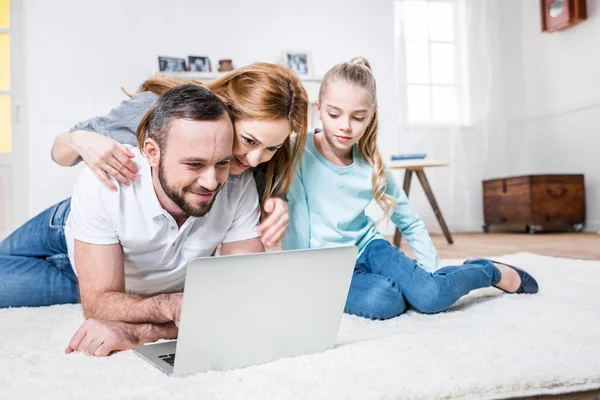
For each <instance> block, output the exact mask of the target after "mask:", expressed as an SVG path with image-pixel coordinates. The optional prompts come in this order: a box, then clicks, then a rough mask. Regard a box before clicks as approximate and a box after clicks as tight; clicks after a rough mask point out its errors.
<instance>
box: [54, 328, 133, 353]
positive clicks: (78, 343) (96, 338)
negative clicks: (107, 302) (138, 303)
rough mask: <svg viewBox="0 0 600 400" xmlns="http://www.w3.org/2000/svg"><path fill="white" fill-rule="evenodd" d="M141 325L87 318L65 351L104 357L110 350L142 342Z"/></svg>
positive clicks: (125, 347)
mask: <svg viewBox="0 0 600 400" xmlns="http://www.w3.org/2000/svg"><path fill="white" fill-rule="evenodd" d="M142 327H143V325H136V324H128V323H126V322H115V321H101V320H97V319H88V320H87V321H85V322H84V323H83V325H81V326H80V327H79V329H78V330H77V332H75V335H73V337H72V338H71V341H70V342H69V345H68V346H67V348H66V349H65V353H66V354H69V353H72V352H74V351H77V352H85V354H87V355H88V356H96V357H105V356H107V355H109V354H110V352H112V351H116V350H129V349H133V348H134V347H137V346H139V345H142V344H143V341H142V340H141V335H140V330H141V329H140V328H142Z"/></svg>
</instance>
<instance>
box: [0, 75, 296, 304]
mask: <svg viewBox="0 0 600 400" xmlns="http://www.w3.org/2000/svg"><path fill="white" fill-rule="evenodd" d="M184 83H191V84H196V85H202V84H201V83H200V82H197V81H188V80H182V79H175V78H163V77H155V78H151V79H148V80H147V81H145V82H144V83H142V85H141V86H140V88H139V89H138V91H137V93H136V94H135V95H134V96H132V97H131V98H130V99H128V100H125V101H124V102H122V103H121V105H120V106H119V107H117V108H115V109H113V110H112V111H111V112H110V113H109V114H107V115H105V116H101V117H97V118H92V119H90V120H88V121H85V122H83V123H80V124H78V125H76V126H75V127H73V128H72V129H71V130H70V132H69V133H64V134H60V135H58V137H57V139H56V140H55V143H54V146H53V150H52V155H53V158H54V159H55V161H56V162H57V163H58V164H60V165H73V164H75V163H76V162H77V161H78V159H79V157H81V158H82V159H83V160H84V161H85V162H86V163H87V164H88V165H89V167H90V168H91V169H92V170H93V171H94V172H95V173H96V174H97V175H98V176H99V177H100V178H101V179H102V180H103V181H104V182H106V183H107V185H108V186H109V187H111V188H113V189H116V187H115V186H114V184H113V183H112V182H111V181H110V179H109V177H108V176H109V175H110V176H112V177H115V178H116V179H118V180H119V181H120V182H122V183H123V184H128V183H129V179H135V174H136V173H137V170H136V167H135V164H134V163H133V162H132V161H131V157H133V154H131V153H130V152H129V151H128V150H127V148H126V147H125V146H123V145H122V143H126V144H132V145H135V144H136V141H141V142H143V141H144V139H145V137H142V135H140V137H138V138H137V139H136V131H138V126H139V125H141V122H142V121H143V120H144V119H145V116H146V115H147V112H148V110H149V109H150V108H151V106H152V105H153V104H154V102H155V101H156V99H157V98H158V96H160V95H161V94H162V93H164V92H166V91H167V90H168V89H170V88H172V87H175V86H177V85H180V84H184ZM204 86H206V87H207V88H208V89H210V90H211V91H213V92H214V93H215V94H217V96H219V98H221V100H223V101H224V102H225V104H226V105H227V106H228V107H229V109H230V111H231V115H232V117H233V119H234V127H235V139H234V149H233V154H234V156H235V160H234V162H233V163H232V164H231V170H230V173H231V174H234V175H235V174H241V173H250V172H246V170H248V169H250V168H255V170H254V175H255V177H256V178H257V185H258V191H259V194H261V195H262V196H261V207H262V211H263V217H264V218H263V221H262V222H261V224H260V226H259V231H260V232H261V233H262V242H263V244H265V245H273V244H275V243H277V242H278V241H279V240H280V239H281V237H283V235H284V233H285V231H286V229H287V226H288V223H289V217H288V211H287V203H286V202H285V201H284V200H283V198H284V197H285V194H286V193H287V190H288V188H289V186H290V183H291V181H292V178H293V176H294V174H295V171H296V169H297V166H298V164H299V161H300V159H301V158H302V152H303V149H304V142H305V140H306V134H307V125H308V97H307V94H306V91H305V90H304V88H303V87H302V83H301V82H300V79H299V78H298V77H297V76H296V75H295V74H294V73H293V72H292V71H291V70H290V69H289V68H287V67H283V66H278V65H273V64H253V65H250V66H247V67H244V68H239V69H236V70H234V71H232V72H231V73H229V74H227V75H225V76H223V77H221V78H219V79H216V80H214V81H212V82H209V83H207V84H206V85H204ZM139 132H143V130H139ZM292 132H295V134H296V137H295V140H296V141H297V142H298V143H297V145H296V146H295V147H294V149H292V146H291V144H290V135H291V133H292ZM109 136H110V137H109ZM115 139H117V140H118V141H117V140H115ZM119 142H121V143H119ZM256 167H258V168H256ZM107 190H108V189H107ZM69 210H70V202H69V200H65V201H63V202H61V203H59V204H57V205H55V206H53V207H51V208H49V209H47V210H46V211H44V212H42V213H41V214H39V215H38V216H36V217H34V218H33V219H32V220H30V221H29V222H27V223H26V224H25V225H23V226H22V227H21V228H19V229H17V231H15V232H14V233H13V234H12V235H11V236H9V237H8V238H7V239H6V240H4V241H3V242H0V257H1V258H2V260H3V261H2V264H3V265H2V268H6V270H5V271H6V272H7V276H10V274H8V271H9V270H11V269H13V270H21V271H23V270H28V269H31V268H35V269H36V271H37V272H36V275H40V276H41V275H51V278H48V277H44V281H47V279H55V280H57V281H60V282H62V283H61V285H58V286H60V287H61V288H62V289H60V290H59V291H60V292H61V293H63V289H64V294H65V296H64V298H63V299H59V300H58V301H57V300H56V299H57V297H56V296H53V301H52V302H51V303H50V304H57V303H70V302H73V301H76V299H77V292H78V284H77V278H76V276H75V275H74V273H73V271H72V268H71V266H70V264H69V259H68V256H67V254H66V245H65V244H64V243H63V242H64V233H63V228H64V224H65V222H66V219H67V216H68V213H69ZM46 233H47V234H46ZM49 237H52V238H54V239H52V240H47V239H48V238H49ZM62 250H65V251H62ZM62 253H64V254H62ZM13 272H15V273H16V272H18V271H13ZM9 283H10V282H8V283H7V285H6V287H7V288H8V287H10V284H9ZM33 297H35V296H32V299H31V300H32V303H31V304H29V305H30V306H36V305H45V303H44V301H45V300H43V299H41V300H39V301H37V300H35V299H33ZM0 306H1V304H0ZM6 306H10V304H7V305H6Z"/></svg>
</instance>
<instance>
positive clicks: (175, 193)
mask: <svg viewBox="0 0 600 400" xmlns="http://www.w3.org/2000/svg"><path fill="white" fill-rule="evenodd" d="M163 165H164V163H163V162H162V160H160V164H159V166H158V181H159V182H160V184H161V186H162V188H163V190H164V191H165V194H166V195H167V196H168V197H169V199H171V200H172V201H173V202H174V203H175V204H177V206H178V207H179V208H180V209H181V210H182V211H183V212H184V213H186V214H187V215H189V216H192V217H204V216H205V215H206V214H207V213H208V212H209V211H210V209H211V208H212V206H213V203H214V202H215V199H216V198H217V195H218V194H219V191H220V190H221V187H222V186H223V184H221V183H219V186H217V188H216V189H215V190H214V193H215V194H214V196H213V198H212V199H211V200H210V201H202V202H200V203H199V204H190V203H189V202H187V201H186V200H185V193H186V192H194V193H211V192H213V191H212V190H206V189H205V188H203V187H202V186H197V185H190V186H186V187H184V188H183V189H182V190H181V191H179V190H177V188H175V187H173V186H171V185H170V184H169V182H167V178H166V174H165V171H164V169H163Z"/></svg>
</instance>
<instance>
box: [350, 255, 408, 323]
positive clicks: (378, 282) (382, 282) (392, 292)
mask: <svg viewBox="0 0 600 400" xmlns="http://www.w3.org/2000/svg"><path fill="white" fill-rule="evenodd" d="M406 308H407V306H406V302H405V300H404V296H402V292H400V289H399V288H398V285H396V283H395V282H393V281H392V280H391V279H389V278H386V277H385V276H381V275H375V274H371V273H368V272H365V271H364V270H362V269H361V266H360V265H357V266H356V268H355V269H354V276H353V277H352V282H351V283H350V291H349V292H348V299H347V300H346V307H345V308H344V312H345V313H347V314H353V315H357V316H359V317H365V318H370V319H389V318H394V317H397V316H398V315H400V314H402V313H404V312H405V311H406Z"/></svg>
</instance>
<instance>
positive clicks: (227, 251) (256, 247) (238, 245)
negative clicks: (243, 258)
mask: <svg viewBox="0 0 600 400" xmlns="http://www.w3.org/2000/svg"><path fill="white" fill-rule="evenodd" d="M264 251H265V246H263V244H262V242H261V241H260V238H254V239H248V240H240V241H239V242H230V243H223V244H222V245H221V255H222V256H230V255H233V254H249V253H263V252H264Z"/></svg>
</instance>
